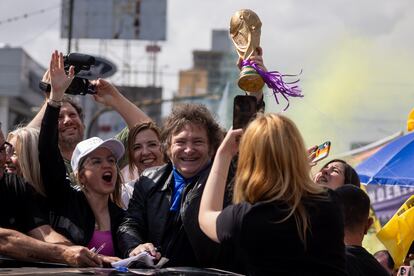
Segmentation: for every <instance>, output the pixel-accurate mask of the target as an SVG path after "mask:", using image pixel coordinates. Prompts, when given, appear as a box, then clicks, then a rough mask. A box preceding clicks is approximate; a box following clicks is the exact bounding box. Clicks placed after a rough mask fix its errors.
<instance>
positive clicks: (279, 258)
mask: <svg viewBox="0 0 414 276" xmlns="http://www.w3.org/2000/svg"><path fill="white" fill-rule="evenodd" d="M303 205H304V207H305V208H306V210H307V213H308V216H309V221H310V224H309V228H310V229H311V230H309V229H308V231H307V240H306V248H305V245H304V243H303V242H302V240H301V238H300V237H299V235H298V230H297V225H296V221H295V218H294V216H290V217H289V218H288V219H287V220H285V221H283V222H280V221H281V220H283V219H284V218H285V217H286V216H287V215H288V213H289V208H288V206H287V205H286V203H284V202H278V201H272V202H258V203H255V204H250V203H247V202H243V203H239V204H236V205H232V206H229V207H227V208H225V209H224V210H223V211H222V213H221V214H220V215H219V217H218V218H217V235H218V238H219V240H220V241H221V242H227V243H231V244H233V245H235V246H236V248H237V251H239V252H241V253H242V255H244V256H245V258H246V259H245V260H247V262H245V263H244V264H247V265H246V266H247V267H246V268H245V271H248V273H249V275H346V272H345V255H344V250H345V248H344V243H343V222H342V216H341V213H340V210H339V208H338V205H337V204H336V202H334V201H333V200H332V199H331V198H330V197H328V199H323V200H321V199H319V198H308V199H305V200H304V201H303ZM230 225H231V226H230Z"/></svg>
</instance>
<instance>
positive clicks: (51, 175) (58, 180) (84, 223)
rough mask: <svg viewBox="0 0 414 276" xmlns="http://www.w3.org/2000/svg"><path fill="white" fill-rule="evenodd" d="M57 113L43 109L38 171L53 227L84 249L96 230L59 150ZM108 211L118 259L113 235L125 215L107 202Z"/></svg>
mask: <svg viewBox="0 0 414 276" xmlns="http://www.w3.org/2000/svg"><path fill="white" fill-rule="evenodd" d="M59 111H60V108H55V107H52V106H50V105H47V107H46V111H45V115H44V117H43V120H42V127H41V129H40V134H39V162H40V171H41V174H42V179H43V185H44V187H45V192H46V195H47V199H48V202H49V204H50V207H51V209H52V219H51V225H52V227H53V228H54V229H55V230H56V231H57V232H59V233H61V234H62V235H64V236H65V237H67V238H68V239H69V240H71V241H72V242H73V243H74V244H77V245H84V246H85V245H87V244H88V243H89V241H90V240H91V238H92V235H93V232H94V230H95V216H94V214H93V212H92V209H91V207H90V206H89V202H88V200H87V199H86V196H85V194H84V193H83V192H82V191H80V190H77V189H75V188H74V187H73V186H72V185H71V180H70V178H69V176H68V175H67V173H66V167H65V163H64V161H63V157H62V155H61V154H60V150H59V147H58V118H59ZM108 209H109V216H110V218H111V232H112V240H113V245H114V250H115V255H117V256H119V255H120V254H119V250H118V247H117V243H116V241H115V235H116V231H117V229H118V226H119V224H120V223H121V221H122V219H123V217H124V215H125V212H124V210H122V209H121V208H120V207H119V206H117V205H116V204H115V203H113V202H112V201H111V200H110V199H109V200H108Z"/></svg>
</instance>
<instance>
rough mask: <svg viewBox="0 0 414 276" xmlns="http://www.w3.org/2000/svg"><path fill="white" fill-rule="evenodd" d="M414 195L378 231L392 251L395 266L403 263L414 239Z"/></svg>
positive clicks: (383, 241) (378, 235) (381, 239)
mask: <svg viewBox="0 0 414 276" xmlns="http://www.w3.org/2000/svg"><path fill="white" fill-rule="evenodd" d="M413 206H414V195H412V196H411V197H410V198H409V199H408V200H407V201H406V202H405V203H404V204H403V205H402V206H401V207H400V209H398V211H397V213H395V215H394V216H393V217H392V218H391V219H390V220H389V221H388V222H387V224H385V225H384V227H383V228H382V229H381V230H380V231H379V232H378V234H377V237H378V239H379V240H380V241H381V242H382V243H383V244H384V246H385V247H386V248H387V249H388V251H389V252H390V254H391V256H392V258H393V260H394V263H395V267H399V266H401V265H402V264H403V262H404V259H405V256H406V255H407V253H408V249H410V246H411V243H412V242H413V241H414V208H413Z"/></svg>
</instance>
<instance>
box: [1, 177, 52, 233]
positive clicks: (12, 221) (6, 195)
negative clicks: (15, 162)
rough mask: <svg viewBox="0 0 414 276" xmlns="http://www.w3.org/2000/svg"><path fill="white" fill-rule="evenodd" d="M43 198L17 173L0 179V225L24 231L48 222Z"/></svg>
mask: <svg viewBox="0 0 414 276" xmlns="http://www.w3.org/2000/svg"><path fill="white" fill-rule="evenodd" d="M45 207H46V204H45V202H44V200H43V198H42V197H41V196H40V195H39V194H37V193H36V192H35V191H34V189H33V187H32V186H30V184H28V183H25V182H24V180H23V179H22V178H20V177H18V176H17V175H14V174H7V173H5V174H4V175H3V178H2V179H0V227H2V228H9V229H14V230H17V231H19V232H23V233H26V232H28V231H30V230H32V229H34V228H36V227H38V226H41V225H44V224H48V223H49V221H48V211H47V209H45Z"/></svg>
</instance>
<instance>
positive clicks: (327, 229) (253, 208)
mask: <svg viewBox="0 0 414 276" xmlns="http://www.w3.org/2000/svg"><path fill="white" fill-rule="evenodd" d="M242 134H243V131H242V130H241V129H236V130H230V131H229V132H228V134H227V136H226V138H225V139H224V141H223V143H222V144H221V146H220V148H219V149H218V151H217V154H216V156H215V159H214V163H213V167H212V169H211V172H210V175H209V178H208V180H207V184H206V187H205V190H204V193H203V197H202V201H201V205H200V212H199V222H200V226H201V229H202V230H203V232H204V233H205V234H206V235H207V236H208V237H209V238H211V239H213V240H215V241H216V242H219V243H225V244H229V245H232V246H233V247H234V248H235V250H236V251H237V252H238V254H237V255H239V256H243V257H241V259H240V260H239V262H240V264H243V265H244V266H245V267H244V269H243V270H245V271H246V272H247V273H248V274H249V275H328V274H329V275H346V272H345V254H344V243H343V234H344V233H343V223H342V217H341V213H340V210H339V208H338V207H337V204H336V203H335V202H334V201H333V199H332V195H331V193H332V192H328V191H327V190H326V189H325V188H323V187H321V186H319V185H316V184H314V183H313V181H312V179H311V177H310V167H309V163H308V158H307V153H306V149H305V146H304V142H303V139H302V137H301V135H300V133H299V131H298V129H297V127H296V126H295V124H294V123H293V122H292V121H291V120H290V119H288V118H287V117H284V116H282V115H276V114H266V115H258V117H257V118H256V119H255V120H254V121H253V122H251V123H250V125H249V126H248V127H247V129H246V130H245V132H244V134H243V135H242ZM240 136H242V137H241V140H240V146H239V158H238V167H237V172H236V177H235V186H234V197H233V203H234V204H233V205H230V206H228V207H226V208H225V209H224V210H223V209H222V205H223V196H224V186H225V181H226V178H227V174H228V168H229V165H230V162H231V160H232V158H233V157H234V156H235V155H236V154H237V151H238V144H237V141H238V140H239V139H240Z"/></svg>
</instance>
